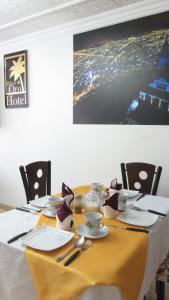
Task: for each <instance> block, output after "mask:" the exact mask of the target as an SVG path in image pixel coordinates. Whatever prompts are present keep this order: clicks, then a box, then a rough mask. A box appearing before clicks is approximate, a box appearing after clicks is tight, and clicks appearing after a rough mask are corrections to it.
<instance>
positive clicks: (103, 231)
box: [76, 224, 109, 239]
mask: <svg viewBox="0 0 169 300" xmlns="http://www.w3.org/2000/svg"><path fill="white" fill-rule="evenodd" d="M76 232H77V233H78V234H79V235H83V236H84V237H86V238H90V239H100V238H102V237H104V236H106V235H108V234H109V229H108V227H107V226H103V228H101V229H100V230H99V232H98V233H97V234H95V235H90V234H89V233H88V232H87V227H86V224H81V225H80V226H79V227H77V229H76Z"/></svg>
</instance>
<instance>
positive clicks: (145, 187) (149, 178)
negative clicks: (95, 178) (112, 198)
mask: <svg viewBox="0 0 169 300" xmlns="http://www.w3.org/2000/svg"><path fill="white" fill-rule="evenodd" d="M161 171H162V167H160V166H159V167H156V166H155V165H152V164H147V163H141V162H132V163H126V164H124V163H121V173H122V181H123V187H124V188H125V189H130V190H138V191H139V192H140V193H145V194H151V195H156V194H157V189H158V185H159V181H160V177H161ZM157 274H158V272H157ZM156 295H157V300H165V282H162V281H160V280H158V277H157V278H156ZM144 299H146V297H144Z"/></svg>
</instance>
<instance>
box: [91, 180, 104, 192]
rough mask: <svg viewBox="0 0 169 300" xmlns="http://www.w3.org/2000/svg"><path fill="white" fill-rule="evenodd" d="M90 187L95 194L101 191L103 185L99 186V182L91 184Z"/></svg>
mask: <svg viewBox="0 0 169 300" xmlns="http://www.w3.org/2000/svg"><path fill="white" fill-rule="evenodd" d="M92 187H93V188H94V190H95V191H96V192H98V193H101V192H102V189H103V184H100V183H99V182H93V183H92Z"/></svg>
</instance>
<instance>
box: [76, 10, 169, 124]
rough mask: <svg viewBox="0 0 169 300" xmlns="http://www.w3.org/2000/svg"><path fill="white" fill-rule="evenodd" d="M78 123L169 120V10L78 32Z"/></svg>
mask: <svg viewBox="0 0 169 300" xmlns="http://www.w3.org/2000/svg"><path fill="white" fill-rule="evenodd" d="M73 71H74V76H73V79H74V85H73V122H74V123H75V124H128V125H133V124H134V125H168V124H169V12H164V13H160V14H156V15H152V16H147V17H144V18H140V19H137V20H132V21H128V22H124V23H120V24H116V25H112V26H108V27H104V28H100V29H97V30H93V31H89V32H85V33H80V34H77V35H74V70H73Z"/></svg>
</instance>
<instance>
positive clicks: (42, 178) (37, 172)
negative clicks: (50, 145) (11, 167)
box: [19, 161, 51, 203]
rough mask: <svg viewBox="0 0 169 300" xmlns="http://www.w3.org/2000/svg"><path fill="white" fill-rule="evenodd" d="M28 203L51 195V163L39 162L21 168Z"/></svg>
mask: <svg viewBox="0 0 169 300" xmlns="http://www.w3.org/2000/svg"><path fill="white" fill-rule="evenodd" d="M19 170H20V173H21V177H22V181H23V185H24V188H25V193H26V198H27V203H29V201H30V200H33V199H35V198H39V197H43V196H46V195H50V194H51V161H37V162H33V163H31V164H28V165H26V166H20V167H19Z"/></svg>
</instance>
